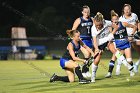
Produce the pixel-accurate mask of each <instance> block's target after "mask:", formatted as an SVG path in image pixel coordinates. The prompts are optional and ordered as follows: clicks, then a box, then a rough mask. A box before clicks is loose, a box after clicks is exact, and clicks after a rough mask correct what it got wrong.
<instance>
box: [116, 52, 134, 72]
mask: <svg viewBox="0 0 140 93" xmlns="http://www.w3.org/2000/svg"><path fill="white" fill-rule="evenodd" d="M115 56H116V57H117V59H118V60H119V61H121V62H122V63H123V64H124V66H126V67H127V68H128V69H129V70H130V69H131V68H132V66H131V65H130V64H129V63H128V62H127V61H126V59H125V57H124V56H123V55H122V54H121V53H120V52H119V51H117V52H116V54H115Z"/></svg>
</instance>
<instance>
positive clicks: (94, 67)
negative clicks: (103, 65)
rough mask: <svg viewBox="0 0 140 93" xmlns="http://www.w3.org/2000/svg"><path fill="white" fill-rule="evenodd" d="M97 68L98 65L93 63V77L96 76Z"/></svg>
mask: <svg viewBox="0 0 140 93" xmlns="http://www.w3.org/2000/svg"><path fill="white" fill-rule="evenodd" d="M97 69H98V66H96V65H95V64H94V63H92V76H91V77H96V71H97Z"/></svg>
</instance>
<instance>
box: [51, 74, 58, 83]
mask: <svg viewBox="0 0 140 93" xmlns="http://www.w3.org/2000/svg"><path fill="white" fill-rule="evenodd" d="M56 78H57V75H56V74H55V73H54V74H53V75H52V77H51V78H50V82H54V81H55V80H56Z"/></svg>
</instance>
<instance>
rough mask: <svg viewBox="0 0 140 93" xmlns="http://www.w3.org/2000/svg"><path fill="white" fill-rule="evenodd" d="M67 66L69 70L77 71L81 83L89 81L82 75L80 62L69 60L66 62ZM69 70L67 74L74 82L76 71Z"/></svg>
mask: <svg viewBox="0 0 140 93" xmlns="http://www.w3.org/2000/svg"><path fill="white" fill-rule="evenodd" d="M65 67H66V68H67V69H68V70H69V69H72V70H73V69H74V70H75V73H76V75H77V76H78V79H79V83H89V81H88V80H85V79H84V77H83V75H82V72H81V69H80V66H79V65H78V63H76V62H74V61H72V60H70V61H69V62H67V63H66V64H65ZM72 70H71V71H67V75H68V77H69V80H70V81H72V82H73V80H74V72H73V71H72ZM72 73H73V74H72Z"/></svg>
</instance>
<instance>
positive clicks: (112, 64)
mask: <svg viewBox="0 0 140 93" xmlns="http://www.w3.org/2000/svg"><path fill="white" fill-rule="evenodd" d="M114 64H115V61H113V60H110V63H109V69H108V72H110V73H112V71H113V68H114Z"/></svg>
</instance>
